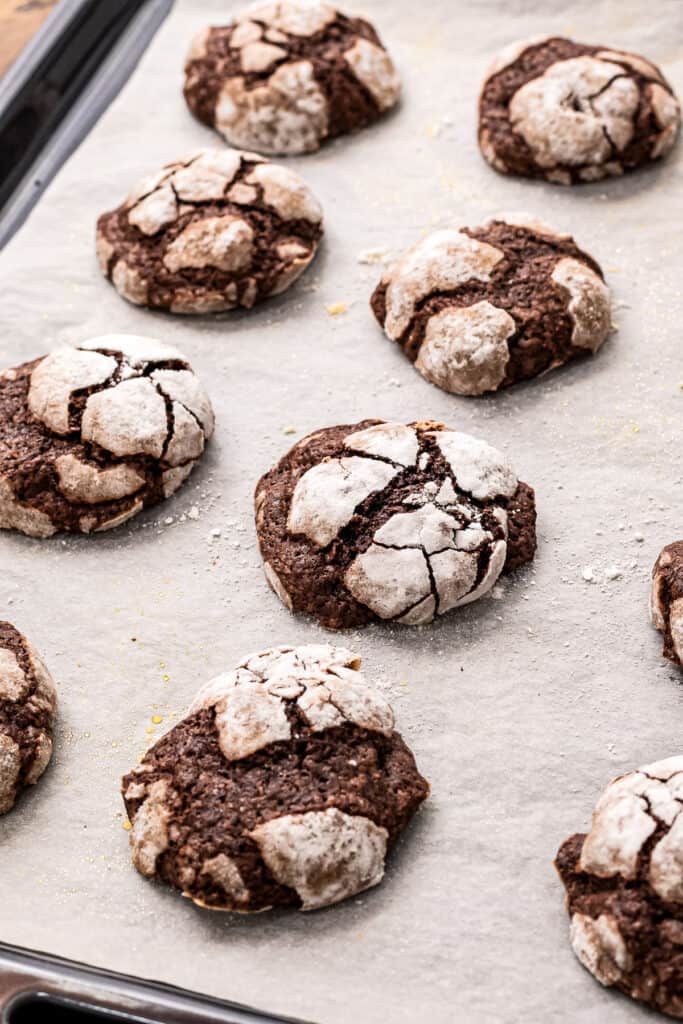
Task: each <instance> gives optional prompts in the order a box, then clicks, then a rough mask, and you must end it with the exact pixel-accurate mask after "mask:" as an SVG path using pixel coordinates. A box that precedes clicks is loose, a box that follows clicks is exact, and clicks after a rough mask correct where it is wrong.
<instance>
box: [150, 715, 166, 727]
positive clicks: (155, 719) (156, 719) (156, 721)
mask: <svg viewBox="0 0 683 1024" xmlns="http://www.w3.org/2000/svg"><path fill="white" fill-rule="evenodd" d="M163 720H164V719H163V717H162V716H161V715H152V721H153V722H154V724H155V725H160V724H161V722H163Z"/></svg>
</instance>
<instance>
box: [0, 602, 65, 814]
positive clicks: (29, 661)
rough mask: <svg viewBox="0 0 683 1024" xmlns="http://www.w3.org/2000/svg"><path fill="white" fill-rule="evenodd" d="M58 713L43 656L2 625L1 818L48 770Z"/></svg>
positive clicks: (0, 626) (0, 718) (53, 689)
mask: <svg viewBox="0 0 683 1024" xmlns="http://www.w3.org/2000/svg"><path fill="white" fill-rule="evenodd" d="M56 707H57V695H56V693H55V687H54V683H53V681H52V677H51V676H50V673H49V672H48V670H47V668H46V667H45V665H44V664H43V662H42V661H41V659H40V656H39V655H38V653H37V652H36V651H35V650H34V648H33V647H32V646H31V644H30V643H29V642H28V640H27V639H26V637H25V636H23V635H22V634H21V633H20V632H19V630H18V629H15V627H14V626H12V625H11V624H10V623H9V622H0V814H5V813H6V812H7V811H9V810H11V809H12V807H13V806H14V803H15V801H16V799H17V797H18V796H19V794H20V793H21V791H22V790H23V789H26V787H27V786H33V785H35V783H36V782H37V781H38V779H39V778H40V776H41V775H42V774H43V772H44V771H45V769H46V768H47V766H48V764H49V761H50V758H51V756H52V727H53V724H54V717H55V711H56Z"/></svg>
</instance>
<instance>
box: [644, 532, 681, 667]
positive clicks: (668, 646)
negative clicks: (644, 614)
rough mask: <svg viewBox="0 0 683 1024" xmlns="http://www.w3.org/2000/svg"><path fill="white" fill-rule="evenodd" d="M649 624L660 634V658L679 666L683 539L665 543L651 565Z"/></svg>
mask: <svg viewBox="0 0 683 1024" xmlns="http://www.w3.org/2000/svg"><path fill="white" fill-rule="evenodd" d="M650 621H651V622H652V625H653V626H655V627H656V628H657V629H659V630H661V632H662V633H663V634H664V647H663V649H662V654H663V655H664V657H665V658H668V659H669V661H673V662H674V663H675V664H676V665H681V664H683V540H677V541H674V542H673V544H667V546H666V547H665V548H663V549H662V551H661V552H660V555H659V558H658V559H657V561H656V562H655V564H654V566H653V569H652V588H651V590H650Z"/></svg>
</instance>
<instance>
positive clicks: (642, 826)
mask: <svg viewBox="0 0 683 1024" xmlns="http://www.w3.org/2000/svg"><path fill="white" fill-rule="evenodd" d="M681 810H683V757H681V756H677V757H673V758H669V759H668V760H665V761H660V762H657V763H655V764H650V765H646V766H645V767H644V768H641V769H639V770H638V771H635V772H631V773H630V774H628V775H624V776H622V777H621V778H619V779H617V780H616V781H615V782H613V783H611V785H610V786H608V787H607V789H606V790H605V793H604V794H603V796H602V797H601V798H600V800H599V802H598V804H597V807H596V809H595V813H594V815H593V824H592V827H591V831H590V832H589V834H588V835H587V837H586V839H585V841H584V844H583V847H582V850H581V862H580V864H581V869H582V870H583V871H586V872H588V873H589V874H593V875H596V876H597V877H599V878H611V877H613V876H614V875H621V877H622V878H626V879H633V878H636V876H640V875H641V874H642V875H644V876H645V877H646V878H647V879H648V881H649V883H650V885H651V886H652V888H653V889H654V891H655V892H656V893H657V895H658V896H659V897H660V898H661V899H663V900H667V901H669V902H676V903H683V824H682V823H683V819H681V818H680V813H681ZM658 827H659V828H660V829H662V828H663V830H664V831H663V834H660V836H659V838H658V839H657V841H656V842H655V844H654V846H652V848H651V849H650V850H649V853H648V854H647V857H646V861H645V864H644V865H641V860H640V858H641V851H642V850H643V847H644V845H645V843H646V842H647V840H648V839H649V838H650V836H652V835H653V834H654V832H655V830H656V829H657V828H658Z"/></svg>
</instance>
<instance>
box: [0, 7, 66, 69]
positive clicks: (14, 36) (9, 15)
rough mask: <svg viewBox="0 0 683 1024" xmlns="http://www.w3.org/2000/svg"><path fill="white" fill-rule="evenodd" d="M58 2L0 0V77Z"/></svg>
mask: <svg viewBox="0 0 683 1024" xmlns="http://www.w3.org/2000/svg"><path fill="white" fill-rule="evenodd" d="M57 2H58V0H0V76H2V75H4V74H5V72H6V71H7V69H8V67H9V66H10V65H11V64H13V63H14V61H15V60H16V58H17V57H18V56H19V54H20V53H21V51H22V50H23V49H24V47H25V46H26V44H27V43H28V41H29V39H30V38H31V36H33V35H34V34H35V33H36V32H37V31H38V29H39V28H40V26H41V25H42V24H43V22H44V21H45V19H46V18H47V16H48V14H49V13H50V11H51V10H52V8H53V7H55V6H56V5H57Z"/></svg>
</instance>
